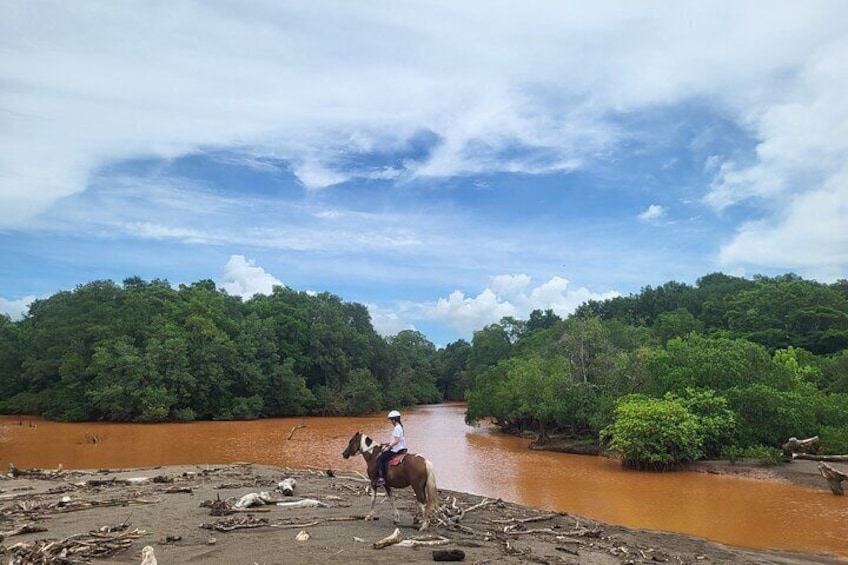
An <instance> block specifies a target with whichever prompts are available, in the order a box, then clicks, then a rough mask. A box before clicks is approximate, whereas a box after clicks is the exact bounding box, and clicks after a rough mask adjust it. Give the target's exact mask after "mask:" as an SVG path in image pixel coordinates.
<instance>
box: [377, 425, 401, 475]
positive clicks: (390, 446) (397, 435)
mask: <svg viewBox="0 0 848 565" xmlns="http://www.w3.org/2000/svg"><path fill="white" fill-rule="evenodd" d="M386 419H387V420H389V421H390V422H391V423H392V439H391V441H389V443H386V444H383V451H382V453H380V456H379V457H377V481H376V486H378V487H381V486H384V485H385V484H386V479H385V478H384V477H385V476H386V469H385V467H386V461H388V460H389V459H391V458H392V457H394V456H395V455H397V454H399V453H405V452H406V437H405V436H404V433H403V424H402V423H401V422H400V412H398V411H397V410H392V411H391V412H389V415H388V416H386Z"/></svg>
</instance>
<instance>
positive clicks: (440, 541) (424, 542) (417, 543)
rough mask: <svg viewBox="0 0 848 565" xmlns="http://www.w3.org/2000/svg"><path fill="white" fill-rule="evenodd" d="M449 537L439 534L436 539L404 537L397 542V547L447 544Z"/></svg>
mask: <svg viewBox="0 0 848 565" xmlns="http://www.w3.org/2000/svg"><path fill="white" fill-rule="evenodd" d="M450 542H451V540H450V538H446V537H442V536H439V537H437V538H436V539H405V540H401V541H399V542H398V544H397V546H398V547H422V546H424V547H428V546H434V545H447V544H449V543H450Z"/></svg>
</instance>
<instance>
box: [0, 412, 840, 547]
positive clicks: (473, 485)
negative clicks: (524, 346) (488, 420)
mask: <svg viewBox="0 0 848 565" xmlns="http://www.w3.org/2000/svg"><path fill="white" fill-rule="evenodd" d="M403 420H404V424H405V427H406V434H407V441H408V443H409V446H410V450H411V451H415V452H418V453H421V454H423V455H425V456H426V457H427V458H428V459H430V460H431V461H432V462H433V464H434V466H435V469H436V475H437V479H438V484H439V487H441V488H447V489H452V490H459V491H466V492H471V493H475V494H479V495H483V496H488V497H499V498H503V499H505V500H509V501H512V502H518V503H521V504H528V505H531V506H537V507H540V508H545V509H549V510H557V511H563V512H569V513H574V514H580V515H584V516H587V517H590V518H594V519H598V520H602V521H604V522H610V523H615V524H621V525H625V526H630V527H636V528H647V529H656V530H666V531H673V532H681V533H686V534H691V535H695V536H700V537H704V538H708V539H711V540H714V541H719V542H722V543H726V544H730V545H737V546H742V547H749V548H756V549H767V548H768V549H787V550H794V551H802V552H828V553H833V554H837V555H840V556H843V557H846V558H848V497H837V496H833V494H831V493H830V490H829V489H827V488H826V484H825V483H824V481H822V488H821V489H812V488H805V487H799V486H794V485H788V484H778V483H774V482H767V481H757V480H752V479H745V478H740V477H727V476H718V475H709V474H705V473H690V472H681V473H638V472H633V471H624V470H622V469H621V468H620V467H619V466H618V464H617V463H616V462H614V461H611V460H609V459H605V458H601V457H588V456H578V455H566V454H561V453H550V452H543V451H530V450H529V449H527V444H528V441H527V440H525V439H521V438H516V437H511V436H506V435H503V434H501V433H499V432H498V431H497V430H496V429H493V428H490V427H478V428H473V427H469V426H466V424H465V422H464V406H463V405H461V404H440V405H434V406H425V407H421V408H418V409H415V410H412V411H410V412H408V413H405V414H404V419H403ZM301 423H302V424H305V427H303V428H300V429H297V430H296V431H295V432H294V434H293V435H292V439H291V440H288V439H287V437H288V435H289V433H290V431H291V430H292V428H293V427H294V426H295V425H297V424H301ZM357 430H361V431H363V432H364V433H366V434H368V435H370V436H372V437H374V438H375V439H381V440H384V441H386V440H387V439H388V436H389V434H390V432H391V428H390V426H389V424H388V423H387V421H386V420H385V419H384V416H383V415H375V416H371V417H362V418H286V419H273V420H257V421H249V422H195V423H189V424H110V423H84V424H65V423H57V422H47V421H44V420H39V419H30V418H23V419H21V418H17V417H11V416H0V465H2V466H3V467H6V466H8V464H9V463H10V462H13V463H14V464H15V465H17V466H18V467H19V468H28V467H43V468H55V467H56V466H58V465H59V464H62V465H64V467H65V468H75V469H76V468H117V467H142V466H155V465H178V464H217V463H232V462H237V461H250V462H255V463H263V464H269V465H278V466H289V467H299V468H303V467H316V468H319V469H336V470H357V471H364V463H363V461H362V458H361V457H357V458H355V459H351V460H349V461H345V460H344V459H342V457H341V452H342V450H343V449H344V447H345V445H346V444H347V440H348V439H349V438H350V436H351V435H353V433H354V432H356V431H357ZM0 487H2V483H0Z"/></svg>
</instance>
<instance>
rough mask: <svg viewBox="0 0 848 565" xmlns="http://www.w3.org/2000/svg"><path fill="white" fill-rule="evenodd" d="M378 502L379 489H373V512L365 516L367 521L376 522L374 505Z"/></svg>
mask: <svg viewBox="0 0 848 565" xmlns="http://www.w3.org/2000/svg"><path fill="white" fill-rule="evenodd" d="M375 502H377V489H376V488H374V487H373V486H372V487H371V510H370V511H369V512H368V514H366V515H365V519H366V520H369V521H370V520H374V519H375V518H374V503H375Z"/></svg>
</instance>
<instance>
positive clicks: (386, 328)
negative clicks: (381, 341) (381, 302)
mask: <svg viewBox="0 0 848 565" xmlns="http://www.w3.org/2000/svg"><path fill="white" fill-rule="evenodd" d="M366 307H367V308H368V313H369V314H370V315H371V324H372V325H373V326H374V329H375V330H376V331H377V333H379V334H380V335H384V336H390V335H397V334H398V333H400V332H402V331H404V330H414V329H415V325H414V324H412V323H411V322H410V321H408V320H405V319H404V314H403V312H398V311H393V310H391V309H387V308H381V307H380V306H377V305H376V304H367V305H366Z"/></svg>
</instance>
